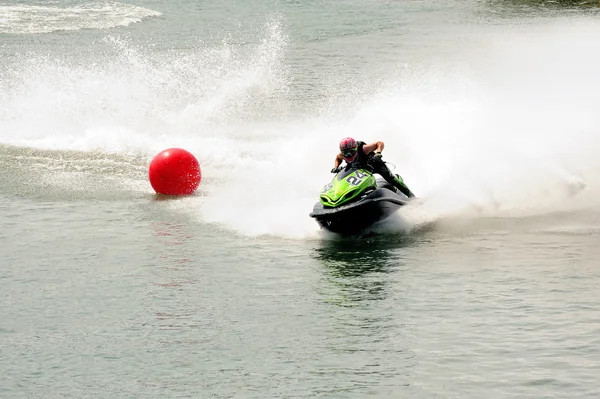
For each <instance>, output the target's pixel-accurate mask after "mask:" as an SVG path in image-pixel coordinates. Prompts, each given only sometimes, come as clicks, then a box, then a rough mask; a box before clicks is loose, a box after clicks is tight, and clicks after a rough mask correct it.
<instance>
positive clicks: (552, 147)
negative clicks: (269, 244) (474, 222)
mask: <svg viewBox="0 0 600 399" xmlns="http://www.w3.org/2000/svg"><path fill="white" fill-rule="evenodd" d="M598 33H600V27H599V26H598V25H597V24H596V23H593V22H590V23H582V24H580V25H576V24H572V23H562V22H560V21H559V22H557V23H555V24H553V25H546V26H542V27H540V28H539V29H537V30H531V29H529V30H527V31H518V30H514V31H512V33H510V34H505V35H503V36H498V37H495V38H493V39H490V40H483V41H482V43H481V45H480V46H479V47H477V48H475V49H473V48H470V49H460V48H458V49H457V52H463V53H464V55H465V57H463V58H462V61H460V62H456V61H453V62H448V63H441V62H438V63H436V64H431V65H430V68H428V69H422V70H419V71H414V70H408V69H405V70H402V71H400V72H398V73H396V74H391V75H390V76H389V79H388V80H387V81H388V84H387V86H386V87H385V89H383V90H380V89H377V90H374V91H373V92H372V94H371V96H369V97H368V98H367V99H365V98H364V97H363V98H360V99H356V101H355V102H353V103H350V104H349V103H348V101H347V99H348V96H347V93H348V92H349V91H353V90H355V89H356V87H355V86H354V85H353V83H352V82H348V84H347V85H346V86H336V87H332V88H331V98H330V99H328V101H327V103H328V104H330V105H332V107H331V108H330V109H329V110H328V112H323V109H319V108H318V106H317V105H315V109H314V113H313V115H309V116H306V115H301V116H296V117H294V116H293V115H290V114H286V113H285V110H288V109H289V108H293V105H290V104H289V102H290V101H292V99H291V95H290V94H289V89H290V87H291V83H292V81H291V78H290V75H289V73H288V65H287V64H286V62H285V56H286V49H287V48H288V46H289V43H288V39H287V37H286V35H285V32H284V31H283V29H282V28H281V25H280V24H279V23H277V22H270V23H268V24H266V26H265V31H264V37H263V38H262V39H261V40H258V41H257V44H256V45H255V46H253V47H252V48H247V47H236V46H233V45H230V44H228V43H227V42H224V43H223V44H222V45H221V46H220V47H205V46H202V45H201V44H199V45H198V48H197V49H195V50H194V51H192V52H179V53H175V52H171V53H169V54H167V55H165V54H157V53H153V52H152V51H151V49H144V48H139V47H136V46H133V45H131V44H130V43H128V42H127V41H124V40H122V39H120V38H115V37H111V38H108V39H107V45H108V46H107V47H108V48H109V50H110V51H108V50H107V52H106V54H103V55H102V56H101V57H98V58H96V59H94V60H93V61H92V60H90V61H89V62H84V61H77V62H75V61H73V60H55V59H53V58H51V57H44V56H40V55H35V56H31V57H24V58H23V59H22V60H21V61H20V63H19V64H18V65H13V66H12V67H11V68H10V69H9V71H8V72H7V73H6V74H3V75H0V76H2V78H1V79H2V80H0V83H2V86H1V87H3V90H2V92H0V125H1V126H2V127H3V129H2V131H1V132H0V142H2V143H4V144H9V145H16V146H27V147H36V148H50V149H55V150H67V149H68V150H79V151H91V150H94V151H99V150H100V151H105V152H107V153H119V154H123V153H130V152H133V153H135V154H140V153H142V154H145V156H147V157H148V159H150V157H151V156H153V155H154V154H156V153H157V152H158V151H160V150H162V149H164V148H167V147H173V146H179V147H184V148H186V149H188V150H190V151H192V152H193V153H194V154H195V155H196V156H197V157H198V158H199V160H200V162H201V164H202V166H203V174H204V176H205V182H204V183H203V185H202V186H201V189H200V194H199V195H198V196H197V197H193V198H191V199H187V200H185V201H179V202H177V201H173V202H170V204H171V206H173V207H174V208H178V209H180V210H181V211H182V212H186V213H189V214H191V215H193V216H194V217H197V218H198V220H199V221H201V222H209V223H215V224H218V225H220V226H224V227H226V228H228V229H232V230H235V231H236V232H238V233H240V234H243V235H252V236H253V235H279V236H286V237H315V236H318V229H317V227H316V224H315V223H314V221H313V220H311V219H310V218H309V217H308V213H309V212H310V210H311V209H312V206H313V204H314V202H315V201H316V199H317V193H318V191H319V189H320V188H321V187H322V186H323V185H324V184H325V183H326V182H327V181H328V180H329V179H330V178H331V175H330V174H329V173H328V171H329V169H330V168H331V166H332V164H333V158H334V156H335V153H336V151H337V150H336V146H337V142H338V141H339V139H340V138H341V137H343V136H348V135H351V136H354V137H356V138H357V139H361V140H364V141H373V140H383V141H385V143H386V150H385V152H384V155H385V158H386V159H387V160H388V161H390V162H391V163H393V164H394V165H395V167H396V169H395V171H396V172H398V173H400V174H401V175H402V176H403V177H404V178H405V180H406V182H407V183H408V184H409V186H410V187H411V189H413V191H414V192H415V193H417V195H418V196H420V197H422V201H420V202H419V203H418V204H415V205H413V206H410V207H408V208H407V209H405V210H403V211H402V212H401V213H400V214H399V215H397V217H395V218H393V219H391V220H390V221H388V222H387V223H385V224H383V225H382V226H377V227H376V229H380V230H383V231H409V230H411V229H413V228H414V227H415V226H420V225H423V224H427V223H431V222H432V221H436V220H439V219H440V218H446V217H457V216H464V217H479V216H501V217H512V216H519V217H520V216H528V215H535V214H540V213H547V212H555V211H557V210H560V211H568V210H579V209H586V208H590V207H593V206H596V205H598V200H597V198H600V197H599V196H598V194H599V193H598V191H599V187H600V185H599V183H600V181H599V180H598V177H597V176H598V173H597V172H598V169H599V168H600V161H599V158H598V157H597V154H598V152H599V151H600V139H599V138H598V136H597V134H595V133H596V131H597V129H598V116H597V111H596V108H597V104H598V100H600V98H599V97H600V94H598V93H600V77H599V75H598V74H597V70H598V67H600V42H598V41H596V40H593V38H594V37H597V35H598ZM296 83H297V82H296ZM336 98H343V99H344V100H343V102H342V101H341V100H340V102H339V103H337V104H336V102H335V99H336ZM294 101H297V99H295V100H294ZM323 115H327V116H323ZM148 191H149V192H150V187H149V186H148Z"/></svg>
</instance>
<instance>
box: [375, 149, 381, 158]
mask: <svg viewBox="0 0 600 399" xmlns="http://www.w3.org/2000/svg"><path fill="white" fill-rule="evenodd" d="M374 156H375V157H377V158H380V159H381V153H380V152H379V151H377V152H376V153H375V155H374Z"/></svg>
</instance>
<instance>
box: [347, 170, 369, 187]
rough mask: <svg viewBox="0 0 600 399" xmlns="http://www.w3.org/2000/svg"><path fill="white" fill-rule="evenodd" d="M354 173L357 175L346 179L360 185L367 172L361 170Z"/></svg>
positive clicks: (354, 184)
mask: <svg viewBox="0 0 600 399" xmlns="http://www.w3.org/2000/svg"><path fill="white" fill-rule="evenodd" d="M354 174H355V175H356V176H350V177H348V178H347V179H346V181H347V182H348V183H350V184H352V185H353V186H358V185H359V184H360V183H361V182H362V181H363V179H364V178H365V174H364V173H360V172H359V171H356V172H354Z"/></svg>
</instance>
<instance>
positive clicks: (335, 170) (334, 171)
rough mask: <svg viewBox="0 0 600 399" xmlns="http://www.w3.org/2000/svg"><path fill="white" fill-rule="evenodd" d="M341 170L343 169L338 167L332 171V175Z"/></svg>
mask: <svg viewBox="0 0 600 399" xmlns="http://www.w3.org/2000/svg"><path fill="white" fill-rule="evenodd" d="M340 170H341V168H340V167H339V166H336V167H334V168H333V169H331V173H338V172H339V171H340Z"/></svg>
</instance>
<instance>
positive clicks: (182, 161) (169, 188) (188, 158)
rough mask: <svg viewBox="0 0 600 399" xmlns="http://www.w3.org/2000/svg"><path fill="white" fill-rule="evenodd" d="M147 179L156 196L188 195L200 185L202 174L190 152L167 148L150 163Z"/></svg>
mask: <svg viewBox="0 0 600 399" xmlns="http://www.w3.org/2000/svg"><path fill="white" fill-rule="evenodd" d="M148 177H149V179H150V184H151V185H152V188H153V189H154V191H156V192H157V193H158V194H164V195H190V194H193V193H194V191H196V189H197V188H198V186H199V185H200V180H202V172H201V170H200V164H199V163H198V160H197V159H196V157H194V155H192V154H191V153H190V152H188V151H186V150H184V149H181V148H169V149H166V150H164V151H162V152H160V153H159V154H158V155H156V156H155V157H154V159H153V160H152V162H150V168H149V170H148Z"/></svg>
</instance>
